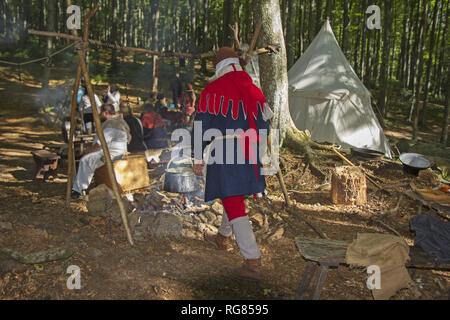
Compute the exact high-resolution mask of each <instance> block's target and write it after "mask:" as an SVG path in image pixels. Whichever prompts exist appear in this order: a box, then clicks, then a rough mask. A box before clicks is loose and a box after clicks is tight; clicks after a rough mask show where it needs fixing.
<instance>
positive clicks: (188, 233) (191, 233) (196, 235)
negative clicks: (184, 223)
mask: <svg viewBox="0 0 450 320" xmlns="http://www.w3.org/2000/svg"><path fill="white" fill-rule="evenodd" d="M181 235H182V236H183V237H184V238H188V239H193V240H202V239H203V235H202V233H201V232H199V231H195V230H191V229H183V230H182V231H181Z"/></svg>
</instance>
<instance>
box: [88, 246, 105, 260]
mask: <svg viewBox="0 0 450 320" xmlns="http://www.w3.org/2000/svg"><path fill="white" fill-rule="evenodd" d="M86 253H87V255H88V256H90V257H92V258H97V257H100V256H101V255H102V254H103V252H101V251H100V250H99V249H97V248H93V247H89V248H87V249H86Z"/></svg>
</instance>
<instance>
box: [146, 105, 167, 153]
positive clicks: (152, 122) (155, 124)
mask: <svg viewBox="0 0 450 320" xmlns="http://www.w3.org/2000/svg"><path fill="white" fill-rule="evenodd" d="M141 117H142V119H141V120H142V126H143V127H144V142H145V145H146V146H147V148H148V149H162V148H168V147H169V137H168V135H167V132H166V125H165V123H164V120H163V119H162V118H161V116H160V115H159V114H158V113H157V112H156V111H155V108H154V107H153V105H151V104H146V105H144V113H143V114H142V116H141Z"/></svg>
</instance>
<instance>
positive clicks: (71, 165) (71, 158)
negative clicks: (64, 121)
mask: <svg viewBox="0 0 450 320" xmlns="http://www.w3.org/2000/svg"><path fill="white" fill-rule="evenodd" d="M80 79H81V66H80V65H79V64H78V68H77V75H76V77H75V82H74V84H73V96H72V104H71V105H72V106H71V110H70V131H69V142H68V143H69V150H68V155H67V157H68V169H67V189H66V209H67V212H70V194H71V192H72V184H73V182H74V180H75V176H76V165H75V152H74V145H73V136H74V131H75V111H76V108H77V91H78V87H79V86H80Z"/></svg>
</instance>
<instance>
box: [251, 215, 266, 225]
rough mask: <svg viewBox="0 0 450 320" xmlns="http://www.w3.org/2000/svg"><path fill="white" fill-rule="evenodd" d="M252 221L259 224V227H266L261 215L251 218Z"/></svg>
mask: <svg viewBox="0 0 450 320" xmlns="http://www.w3.org/2000/svg"><path fill="white" fill-rule="evenodd" d="M250 220H253V221H255V222H256V223H257V224H258V227H260V228H262V227H263V225H264V218H263V216H262V214H261V213H256V214H254V215H252V216H251V217H250Z"/></svg>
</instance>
